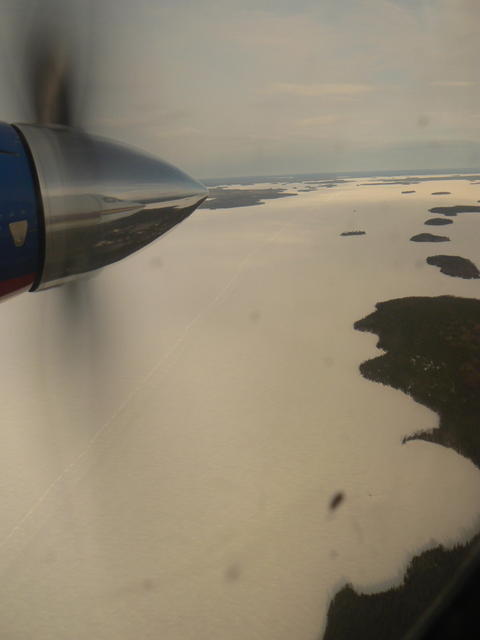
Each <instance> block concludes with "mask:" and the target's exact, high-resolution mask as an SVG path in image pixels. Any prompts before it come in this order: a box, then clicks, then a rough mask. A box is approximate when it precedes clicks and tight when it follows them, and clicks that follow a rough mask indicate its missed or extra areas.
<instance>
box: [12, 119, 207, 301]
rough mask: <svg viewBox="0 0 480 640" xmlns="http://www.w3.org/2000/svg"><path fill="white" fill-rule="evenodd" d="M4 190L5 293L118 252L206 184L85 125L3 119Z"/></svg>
mask: <svg viewBox="0 0 480 640" xmlns="http://www.w3.org/2000/svg"><path fill="white" fill-rule="evenodd" d="M0 190H1V191H0V194H1V195H0V297H2V296H5V295H11V294H13V293H18V292H20V291H26V290H30V291H37V290H42V289H47V288H50V287H54V286H58V285H60V284H63V283H65V282H68V281H70V280H72V279H76V278H78V277H81V276H82V275H84V274H86V273H89V272H92V271H94V270H96V269H100V268H101V267H104V266H106V265H109V264H112V263H113V262H116V261H118V260H121V259H122V258H124V257H126V256H128V255H130V254H131V253H133V252H134V251H137V250H138V249H140V248H141V247H143V246H145V245H146V244H149V243H150V242H152V241H153V240H155V239H156V238H158V237H159V236H160V235H162V234H163V233H165V232H166V231H168V230H169V229H171V228H172V227H173V226H175V225H176V224H178V223H179V222H181V221H182V220H183V219H185V218H186V217H187V216H189V215H190V214H191V213H192V212H193V211H194V210H195V208H196V207H197V206H198V205H199V204H200V203H201V202H202V201H203V200H205V198H206V197H207V193H208V192H207V189H206V188H205V187H204V186H203V185H202V184H200V183H199V182H197V181H196V180H194V179H193V178H191V177H190V176H188V175H187V174H186V173H184V172H183V171H180V170H179V169H177V168H176V167H174V166H172V165H170V164H168V163H166V162H163V161H162V160H159V159H157V158H154V157H152V156H150V155H148V154H146V153H143V152H141V151H138V150H136V149H131V148H129V147H126V146H124V145H121V144H118V143H115V142H111V141H109V140H105V139H102V138H98V137H96V136H91V135H88V134H86V133H84V132H83V131H81V130H77V129H72V128H69V127H62V126H43V125H42V126H41V125H33V124H15V125H8V124H4V123H0Z"/></svg>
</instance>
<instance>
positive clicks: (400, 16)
mask: <svg viewBox="0 0 480 640" xmlns="http://www.w3.org/2000/svg"><path fill="white" fill-rule="evenodd" d="M31 4H32V2H31V0H28V1H27V0H23V1H22V0H15V2H14V1H13V0H1V5H0V6H3V15H4V18H5V19H4V21H3V28H2V31H3V36H2V37H3V40H4V46H3V51H2V55H3V58H4V59H5V58H6V57H7V58H8V57H10V59H11V58H12V55H13V54H12V53H11V51H12V48H11V47H10V49H9V48H8V47H7V46H6V45H5V43H6V42H9V39H8V38H9V36H10V37H11V38H12V37H13V36H15V34H16V33H18V30H17V31H15V29H13V27H9V26H8V25H10V24H12V16H13V17H15V16H14V14H16V17H18V15H19V14H20V12H21V10H22V6H24V14H26V12H27V9H26V7H27V6H28V5H31ZM81 4H82V3H81ZM83 5H84V6H85V3H83ZM91 15H92V16H93V17H92V18H91V20H90V21H89V22H88V21H87V23H85V19H84V18H82V19H79V20H77V22H76V27H75V29H76V33H75V34H73V35H72V37H73V39H75V38H76V39H77V40H80V41H82V42H83V43H85V42H89V43H90V44H89V46H88V47H87V48H88V50H89V51H91V54H89V55H90V59H91V62H92V64H91V68H90V70H89V73H88V77H89V79H90V89H89V95H88V96H86V98H85V100H84V101H83V102H82V101H81V102H82V104H83V105H84V107H83V116H84V124H85V125H86V126H87V128H88V129H89V130H92V131H94V132H96V133H100V134H103V135H108V136H110V137H113V138H117V139H120V140H123V141H125V142H129V143H133V144H136V145H137V146H140V147H143V148H146V149H147V150H150V151H152V152H154V153H156V154H158V155H161V156H162V157H164V158H165V159H167V160H169V161H171V162H173V163H175V164H178V165H179V166H181V167H182V168H184V169H186V170H187V171H189V172H191V173H192V174H194V175H196V176H198V177H214V176H219V177H220V176H231V175H256V174H257V175H258V174H265V175H267V174H275V173H283V172H288V173H298V172H307V171H311V172H314V171H325V172H330V171H331V172H334V171H348V170H377V169H385V170H387V169H401V168H406V169H414V168H426V169H429V168H432V169H433V168H463V167H478V166H480V100H479V98H480V77H479V71H478V60H479V57H480V56H479V54H480V38H479V37H478V24H479V18H480V2H478V0H316V1H314V0H295V1H293V0H276V1H275V0H195V1H193V0H136V1H135V2H132V0H115V1H113V0H102V1H100V2H98V3H97V4H95V7H94V8H93V10H92V12H91ZM21 24H22V26H21V27H20V29H21V30H23V31H22V33H27V27H26V25H28V20H27V19H24V20H23V23H21ZM84 24H88V25H89V26H88V27H87V28H86V29H85V26H84ZM82 25H83V26H82ZM17 29H18V28H17ZM85 32H86V33H87V36H88V38H87V37H86V36H85ZM6 50H7V56H5V55H4V54H5V51H6ZM10 66H11V65H10ZM6 67H7V64H3V67H2V69H3V72H4V75H5V79H4V78H2V81H3V82H7V81H8V78H7V75H8V74H6V73H5V69H6ZM10 79H11V74H10ZM18 85H19V83H18V82H17V89H16V91H12V94H11V95H9V96H6V97H5V95H4V96H3V97H1V98H0V109H1V112H0V115H1V116H2V117H3V118H4V119H6V120H8V119H10V120H18V119H19V117H22V114H23V113H24V111H22V108H23V107H24V104H23V101H22V99H21V95H22V92H21V89H19V88H18ZM7 86H8V85H7ZM2 93H4V94H5V92H2ZM23 117H25V116H23Z"/></svg>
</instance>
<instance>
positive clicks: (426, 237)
mask: <svg viewBox="0 0 480 640" xmlns="http://www.w3.org/2000/svg"><path fill="white" fill-rule="evenodd" d="M410 240H411V241H412V242H450V238H448V237H447V236H436V235H435V234H434V233H418V234H417V235H416V236H412V237H411V238H410Z"/></svg>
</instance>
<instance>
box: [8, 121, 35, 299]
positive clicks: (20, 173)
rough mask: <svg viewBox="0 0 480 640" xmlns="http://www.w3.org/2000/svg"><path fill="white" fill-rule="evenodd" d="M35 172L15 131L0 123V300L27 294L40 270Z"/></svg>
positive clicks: (27, 153)
mask: <svg viewBox="0 0 480 640" xmlns="http://www.w3.org/2000/svg"><path fill="white" fill-rule="evenodd" d="M42 232H43V224H42V213H41V203H40V198H39V194H38V190H37V186H36V180H35V171H34V168H33V165H32V160H31V158H30V156H29V152H28V150H27V149H26V147H25V145H24V144H23V142H22V139H21V136H20V135H19V133H18V132H17V131H16V129H15V128H14V127H12V126H10V125H8V124H5V123H1V122H0V298H3V297H5V296H10V295H13V294H14V293H20V292H21V291H28V290H29V289H30V288H31V287H32V286H33V285H34V283H35V281H36V280H37V279H38V277H39V274H40V272H41V267H42V244H43V242H42Z"/></svg>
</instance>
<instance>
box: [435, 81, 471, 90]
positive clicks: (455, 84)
mask: <svg viewBox="0 0 480 640" xmlns="http://www.w3.org/2000/svg"><path fill="white" fill-rule="evenodd" d="M430 85H431V86H432V87H447V88H452V89H461V88H462V87H475V86H476V85H477V83H476V82H470V81H469V80H439V81H438V82H431V83H430Z"/></svg>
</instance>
